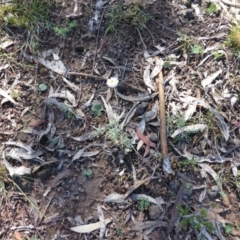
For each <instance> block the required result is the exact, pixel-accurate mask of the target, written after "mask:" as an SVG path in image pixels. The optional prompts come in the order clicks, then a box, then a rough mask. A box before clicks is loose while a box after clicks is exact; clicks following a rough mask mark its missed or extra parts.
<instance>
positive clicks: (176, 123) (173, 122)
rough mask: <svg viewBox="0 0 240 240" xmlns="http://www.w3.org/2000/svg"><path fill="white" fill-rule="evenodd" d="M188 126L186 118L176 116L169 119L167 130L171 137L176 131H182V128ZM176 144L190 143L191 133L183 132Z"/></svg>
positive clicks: (176, 139) (177, 138)
mask: <svg viewBox="0 0 240 240" xmlns="http://www.w3.org/2000/svg"><path fill="white" fill-rule="evenodd" d="M185 126H186V120H185V118H184V116H181V115H179V116H174V117H170V118H168V124H167V130H168V135H171V134H172V133H173V132H174V131H175V130H181V128H183V127H185ZM175 141H176V142H189V141H190V133H189V132H184V131H183V132H181V133H179V134H178V135H177V136H176V138H175Z"/></svg>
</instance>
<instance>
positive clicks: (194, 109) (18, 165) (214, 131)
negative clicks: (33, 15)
mask: <svg viewBox="0 0 240 240" xmlns="http://www.w3.org/2000/svg"><path fill="white" fill-rule="evenodd" d="M130 2H131V1H130ZM130 2H129V3H130ZM133 2H134V3H136V2H137V1H133ZM138 3H139V4H140V5H141V4H143V5H145V4H149V3H150V2H149V1H145V2H143V1H139V2H138ZM85 4H86V6H88V7H90V8H91V5H90V3H88V2H86V3H85ZM151 4H153V5H152V6H150V8H149V10H148V11H150V13H151V11H152V10H153V9H154V12H156V9H157V12H161V13H162V12H164V11H166V13H167V12H168V13H169V14H170V15H171V14H172V13H173V12H175V13H177V16H178V17H176V18H172V19H169V22H171V24H170V25H168V26H179V24H180V26H181V27H182V28H181V27H180V28H179V29H181V32H183V33H182V34H187V35H189V36H187V37H186V36H184V35H182V36H180V38H179V37H178V36H177V35H176V31H175V30H174V29H171V28H169V27H168V26H167V25H165V24H163V23H164V22H165V19H163V18H162V17H161V16H159V17H160V18H161V19H162V22H158V21H157V22H156V20H154V18H153V17H152V16H151V14H150V15H149V14H147V15H149V16H151V17H150V19H151V21H153V22H154V24H152V23H151V24H148V23H147V22H146V23H143V25H142V26H143V30H141V31H136V34H137V37H139V43H137V44H136V46H137V47H136V46H134V44H129V43H130V42H131V36H130V35H129V39H128V40H127V41H125V42H124V40H123V39H122V40H121V39H120V38H119V39H117V40H116V37H117V34H112V35H111V34H110V35H108V34H106V35H105V36H104V38H103V35H102V31H100V30H102V29H103V28H104V27H105V24H110V22H111V21H110V22H108V20H109V19H108V17H109V16H110V15H109V13H111V11H110V10H111V7H113V6H115V5H114V2H110V3H106V2H104V3H103V2H102V1H97V3H96V9H95V10H94V11H93V12H91V13H90V12H89V15H88V14H87V17H86V16H84V14H83V9H84V8H82V7H83V6H82V5H81V4H79V3H77V1H74V2H73V3H72V5H71V7H70V8H69V9H70V12H69V11H68V12H67V11H63V12H62V14H63V16H64V18H65V17H67V18H68V20H69V21H71V18H72V17H76V16H80V15H81V16H83V18H85V19H84V21H83V23H84V22H85V23H87V22H89V24H90V25H89V26H86V29H89V30H90V32H89V33H86V34H85V33H81V38H80V39H79V36H76V35H75V34H76V33H77V31H76V33H72V36H71V38H69V39H64V41H63V39H60V41H62V42H61V43H59V39H57V42H58V43H59V44H56V45H57V48H56V49H51V47H52V46H47V49H49V50H47V51H44V52H43V53H42V56H41V57H39V56H38V55H36V54H35V53H34V54H33V53H31V51H30V52H29V53H28V52H27V51H25V52H24V51H22V57H24V58H25V60H27V61H30V64H31V65H32V66H33V67H34V68H35V67H36V66H37V65H38V64H40V65H42V66H43V68H44V69H47V70H49V73H44V71H43V73H41V74H42V75H44V76H40V78H41V80H38V79H36V78H35V77H34V74H33V75H32V77H30V75H29V76H28V78H29V81H28V80H26V79H25V78H24V77H25V76H24V77H23V74H21V75H20V74H16V73H17V72H19V71H18V70H20V69H18V70H17V71H16V69H17V68H16V66H17V65H16V66H15V65H14V64H13V63H12V62H10V61H8V60H6V61H5V62H4V61H1V65H0V74H1V77H3V81H2V82H1V86H0V95H1V97H2V102H1V108H2V110H3V111H2V116H1V127H2V129H3V130H2V131H1V135H0V137H1V141H2V143H3V144H2V148H3V150H1V151H2V159H1V162H2V163H3V164H4V165H5V167H6V168H7V170H8V172H9V175H10V176H11V177H13V176H14V177H16V176H25V175H31V174H32V175H34V176H33V177H34V178H35V179H34V180H36V179H37V178H39V179H38V180H40V183H39V184H40V185H41V186H43V185H44V186H45V187H44V191H41V189H40V188H38V187H37V188H35V192H34V195H35V196H36V198H32V199H33V200H32V201H34V202H35V203H36V202H37V203H39V205H42V206H44V205H45V206H48V208H49V211H50V212H52V213H55V212H56V211H57V209H61V210H60V211H61V216H68V217H72V218H73V219H75V217H76V215H79V213H80V214H81V215H82V216H83V219H85V221H84V222H83V221H81V225H79V226H77V227H72V226H71V225H69V223H67V226H68V228H62V226H63V225H61V224H60V225H61V227H59V231H58V232H53V231H54V230H50V229H48V227H47V226H45V228H44V230H43V231H42V230H41V233H39V234H40V235H41V234H43V235H44V236H46V235H47V232H48V236H49V235H51V238H52V239H54V235H61V236H63V235H64V236H66V239H67V237H68V236H71V237H70V238H71V239H73V238H74V237H72V236H74V235H72V234H75V233H73V232H76V234H77V235H76V236H78V234H84V235H81V237H82V236H84V237H85V238H87V236H88V235H89V237H91V238H92V237H93V236H97V235H98V237H96V238H100V239H105V238H108V236H114V237H115V238H116V239H134V237H135V236H136V235H139V236H142V238H144V239H148V238H149V239H150V238H154V236H157V237H155V238H157V239H165V236H167V234H169V235H170V236H169V237H172V238H176V236H178V234H180V235H183V236H184V237H183V238H189V239H194V238H196V237H197V238H200V237H201V236H204V237H205V238H206V239H213V238H214V237H216V236H217V237H218V238H219V239H224V238H225V239H228V238H229V235H228V233H226V232H224V227H225V225H226V224H229V225H230V226H231V228H232V233H236V234H237V231H236V229H237V224H235V223H236V221H237V219H238V218H237V214H235V213H234V210H235V209H236V208H237V206H238V205H237V199H238V197H239V192H240V190H239V185H238V182H239V174H238V172H239V164H238V158H239V156H240V153H239V148H238V145H239V141H238V137H239V132H238V131H239V128H238V122H239V116H238V114H237V113H238V111H239V106H238V104H237V103H238V95H239V94H238V93H239V86H238V81H237V80H238V77H239V76H238V71H237V69H238V67H237V64H236V63H237V59H235V60H234V57H232V56H230V54H229V52H230V51H231V50H230V49H228V48H227V47H226V48H224V49H221V44H220V43H223V41H224V38H225V37H226V34H227V32H225V29H226V26H227V23H229V18H228V17H229V15H230V14H233V12H231V11H228V9H229V3H226V2H224V1H223V2H220V3H219V5H220V7H221V10H220V11H221V13H223V11H225V13H227V14H226V16H223V17H222V18H223V20H224V21H222V19H220V17H219V16H218V15H214V18H215V20H216V21H217V22H218V24H219V26H218V27H219V28H218V29H220V31H218V30H216V29H217V28H215V27H213V26H214V24H215V22H214V21H213V18H212V17H211V16H210V15H207V14H204V15H202V10H203V9H205V10H206V9H207V8H208V5H207V4H205V3H203V9H200V8H199V6H198V5H197V4H195V5H193V6H191V8H192V9H190V7H187V11H185V9H183V10H184V11H179V9H182V6H180V3H176V4H174V5H168V4H166V6H164V9H162V8H163V6H160V4H159V2H157V1H155V2H154V1H153V2H151ZM224 4H227V7H226V6H225V5H224ZM103 6H104V7H103ZM105 6H107V7H106V9H105V10H103V9H104V8H105ZM152 7H153V8H152ZM129 8H131V5H128V7H127V9H125V10H126V11H127V10H128V9H129ZM63 9H64V6H63ZM223 9H224V10H223ZM65 10H66V9H65ZM162 10H163V11H162ZM190 10H193V11H191V13H190ZM105 11H106V12H105ZM140 11H145V10H143V9H140ZM185 12H186V13H185ZM92 13H94V14H95V16H94V17H93V16H91V14H92ZM101 14H102V17H101ZM106 14H107V15H106ZM189 14H190V15H189ZM147 15H146V16H147ZM164 16H165V15H164ZM178 18H181V21H180V22H177V19H178ZM89 19H90V20H89ZM100 19H102V20H100ZM183 19H184V21H183ZM103 20H104V21H103ZM202 20H204V21H202ZM78 21H81V20H79V19H78ZM102 21H103V22H102ZM105 21H106V22H105ZM126 21H127V20H126ZM226 22H227V23H226ZM103 23H104V24H103ZM192 23H194V24H192ZM102 24H103V25H102ZM156 25H157V26H160V27H161V32H160V33H159V32H158V30H156V28H155V27H156ZM125 27H126V26H124V24H122V26H121V28H123V29H124V28H125ZM144 29H145V30H146V32H145V31H144ZM184 29H185V30H186V29H190V31H189V32H187V33H186V32H185V31H184ZM199 29H202V31H199ZM213 29H214V31H212V30H213ZM115 30H117V28H115ZM128 30H129V32H133V31H134V30H136V29H135V27H134V25H133V26H131V24H129V26H128ZM210 33H213V34H210ZM92 34H96V38H93V39H95V40H96V42H95V40H93V39H91V35H92ZM190 35H191V36H190ZM159 36H161V37H160V38H159ZM51 37H52V38H53V39H52V40H53V41H56V36H53V35H51ZM86 39H88V45H86V44H85V43H84V41H85V40H86ZM149 39H151V40H149ZM180 39H183V40H184V39H185V40H184V41H185V42H184V41H183V42H180ZM70 41H73V42H70ZM121 41H123V42H121ZM136 41H137V40H136V39H135V40H134V42H136ZM151 41H153V43H150V42H151ZM1 42H2V45H1V46H2V47H3V50H4V51H6V52H8V51H11V50H12V48H14V47H16V44H15V43H16V41H15V40H14V42H13V41H10V40H2V41H1ZM100 42H101V44H99V43H100ZM109 42H115V43H116V46H115V45H114V46H112V45H111V44H108V43H109ZM13 43H14V44H13ZM106 43H107V44H106ZM65 44H66V45H65ZM74 44H75V45H76V47H73V49H75V50H73V52H74V56H73V55H72V54H73V53H72V52H71V49H70V48H69V47H68V46H73V45H74ZM79 44H80V45H79ZM189 44H190V45H189ZM191 44H192V45H191ZM142 45H143V46H142ZM197 45H201V46H202V47H203V46H204V48H205V49H203V51H202V52H203V53H200V54H198V55H194V54H193V53H191V52H190V51H189V49H192V48H193V47H194V46H195V47H196V46H197ZM140 46H141V47H140ZM151 46H155V47H154V48H155V49H151ZM115 47H117V48H115ZM45 48H46V47H45ZM156 48H157V50H156ZM81 49H83V50H81ZM119 49H122V50H121V53H120V52H119V53H118V51H119ZM128 49H130V51H129V50H128ZM78 51H80V52H78ZM81 51H82V52H81ZM113 53H114V54H113ZM116 56H121V57H116ZM72 59H74V61H73V60H72ZM126 59H127V60H126ZM111 65H113V66H111ZM226 65H227V67H226ZM66 66H67V67H66ZM68 67H69V68H68ZM13 69H14V71H13ZM36 72H37V71H36ZM10 73H11V74H10ZM93 73H94V74H96V75H93ZM14 75H15V77H14ZM161 75H162V87H163V92H161V91H160V88H159V82H158V79H159V78H161ZM110 76H118V78H119V86H117V87H116V89H108V90H107V91H105V90H104V91H101V94H99V93H98V90H100V89H101V88H104V87H106V81H105V80H106V79H107V78H109V77H110ZM159 76H160V77H159ZM230 76H231V77H232V76H234V78H236V81H232V80H231V79H230ZM38 78H39V76H38ZM33 79H34V80H33ZM45 79H50V81H49V80H46V81H45ZM27 81H28V82H27ZM125 83H126V85H125ZM40 84H43V85H42V86H44V91H39V88H38V86H39V85H40ZM33 85H34V86H33ZM126 86H127V87H126ZM131 86H132V87H131ZM19 89H20V90H21V92H22V93H21V95H18V94H16V92H15V91H14V90H19ZM26 89H27V90H26ZM139 89H141V90H139ZM115 90H116V91H115ZM106 93H107V95H105V94H106ZM115 93H116V94H115ZM96 100H97V101H102V103H103V105H104V111H103V114H102V115H101V116H93V115H92V113H91V111H90V108H91V105H92V104H93V103H94V101H96ZM143 103H144V104H145V106H146V107H144V108H141V107H142V104H143ZM144 104H143V105H144ZM19 106H20V107H22V106H23V107H24V109H28V110H26V112H25V111H24V114H21V111H22V110H21V108H19ZM163 106H165V107H166V112H165V113H164V115H165V116H166V117H167V119H166V123H165V122H164V121H162V118H161V109H162V107H163ZM159 111H160V112H159ZM19 116H21V119H20V118H19ZM24 123H26V125H24ZM113 126H114V128H113ZM109 128H111V134H112V135H111V137H110V136H109V132H107V131H108V130H109ZM162 128H164V129H162ZM10 130H11V131H10ZM103 130H104V131H103ZM162 130H164V131H165V133H164V131H162ZM101 131H102V132H101ZM114 131H116V132H114ZM107 133H108V134H107ZM160 133H161V134H160ZM162 133H164V134H162ZM113 134H115V135H113ZM154 134H156V135H157V136H160V139H159V138H152V136H153V135H154ZM165 135H166V136H165ZM113 136H114V137H115V140H113V139H114V137H113ZM163 136H164V138H165V139H163ZM123 137H124V138H125V139H124V141H125V142H124V143H126V142H127V144H129V142H130V143H131V144H130V145H128V146H130V147H129V148H127V147H126V145H124V144H120V143H119V142H120V139H121V140H122V139H123ZM160 140H161V141H160ZM165 145H167V146H165ZM166 147H168V148H166ZM4 148H5V149H4ZM86 150H88V151H86ZM95 162H96V163H95ZM133 165H134V166H135V167H131V166H133ZM99 166H101V167H99ZM86 169H90V170H91V171H90V172H91V174H92V178H89V179H86V178H84V176H83V175H84V170H86ZM131 169H132V170H131ZM48 171H50V172H51V173H50V179H51V180H50V181H48V180H47V179H45V178H47V174H46V173H44V172H48ZM119 172H120V173H121V174H118V173H119ZM183 173H184V174H183ZM38 174H39V175H38ZM41 174H43V176H44V177H42V178H41V177H38V176H41ZM44 174H45V175H44ZM183 175H186V179H188V180H189V181H187V180H186V179H185V178H182V177H181V176H183ZM0 179H1V176H0ZM83 179H84V180H83ZM138 179H141V180H138ZM183 179H184V180H183ZM211 179H213V180H214V181H212V180H211ZM95 180H96V181H95ZM173 180H175V182H172V181H173ZM190 183H191V184H192V185H193V186H191V187H189V188H187V187H186V186H188V185H189V184H190ZM213 185H217V186H218V187H219V188H220V190H221V192H220V193H217V195H216V197H214V198H213V199H211V197H210V195H209V191H208V190H209V189H211V187H213ZM46 186H47V187H46ZM65 193H66V194H65ZM225 195H229V196H228V197H227V200H226V197H224V196H225ZM38 196H44V197H45V198H47V197H53V196H54V198H51V199H53V200H52V201H48V202H47V201H46V200H47V199H45V198H38ZM76 196H77V197H78V200H77V201H76V199H74V198H76ZM37 198H38V199H37ZM230 199H231V201H230ZM53 202H54V204H53ZM99 202H101V205H100V204H99ZM148 202H149V204H150V205H156V206H158V207H159V208H161V210H162V209H163V206H164V211H163V213H162V215H161V216H159V217H158V218H157V219H156V220H155V221H151V219H150V217H149V216H150V209H148V208H146V209H144V210H140V209H139V208H138V206H139V204H140V203H141V204H146V205H147V203H148ZM213 202H214V204H216V205H218V207H219V205H220V204H221V203H222V204H223V205H224V204H225V206H227V207H228V208H229V209H231V210H233V213H232V214H227V213H226V214H225V215H220V214H221V213H217V211H215V209H212V208H211V206H212V205H213ZM88 203H89V205H87V204H88ZM199 203H200V205H199ZM92 205H94V207H89V206H92ZM70 206H73V207H72V208H73V209H74V210H71V209H70ZM193 206H194V207H195V206H199V208H198V209H197V208H196V209H195V211H196V212H197V214H200V213H201V211H203V210H202V209H200V207H202V208H203V209H204V210H206V211H207V215H206V221H209V222H215V225H214V226H215V227H214V228H215V231H211V230H210V229H208V228H207V227H208V225H207V224H205V223H203V222H200V224H201V229H199V228H197V227H196V226H194V225H193V224H192V223H191V222H190V221H189V222H187V224H186V225H185V226H182V225H183V224H184V221H185V220H186V219H187V216H193V215H191V214H190V213H189V212H188V213H185V215H186V216H182V211H183V210H186V211H187V210H188V211H189V210H192V209H193ZM40 207H41V206H40ZM45 209H46V208H45ZM77 211H78V212H77ZM103 211H105V212H104V214H103ZM127 211H128V212H127ZM2 212H4V210H3V211H2ZM96 212H97V213H96ZM183 212H184V211H183ZM235 212H236V211H235ZM125 214H127V217H125V216H124V215H125ZM22 215H23V213H22ZM35 215H36V212H35V213H34V216H35ZM90 215H96V216H98V218H99V222H97V218H93V217H91V216H90ZM105 215H106V216H105ZM35 217H36V216H35ZM63 221H65V219H64V217H63ZM42 222H44V221H42ZM55 223H56V222H55ZM4 224H5V226H6V223H5V222H4V221H3V225H4ZM27 224H28V223H26V226H25V228H28V226H30V225H27ZM51 224H54V222H53V221H52V222H51ZM204 224H205V225H204ZM19 225H20V224H19ZM22 225H23V224H22ZM76 225H78V224H76V222H75V226H76ZM55 226H56V224H55ZM64 226H66V222H64ZM19 227H22V226H21V225H20V226H19ZM23 228H24V227H23ZM158 228H161V230H160V231H159V230H158ZM5 229H8V228H5ZM52 229H53V228H52ZM69 229H70V230H71V231H69ZM143 230H145V231H143ZM186 230H187V231H186ZM59 232H62V233H63V234H60V233H59ZM160 232H162V233H163V234H161V233H160ZM66 233H67V234H66ZM4 234H5V235H4V236H8V235H9V233H6V231H5V233H4ZM45 234H46V235H45ZM147 235H149V237H148V236H147ZM9 236H10V238H11V233H10V235H9ZM12 236H13V235H12ZM17 236H18V238H19V234H18V235H17ZM23 236H24V237H26V235H23ZM20 237H21V235H20ZM75 238H76V237H75ZM40 239H43V238H42V237H40Z"/></svg>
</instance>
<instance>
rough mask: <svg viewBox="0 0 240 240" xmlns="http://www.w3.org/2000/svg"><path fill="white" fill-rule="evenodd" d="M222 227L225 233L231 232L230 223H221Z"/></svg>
mask: <svg viewBox="0 0 240 240" xmlns="http://www.w3.org/2000/svg"><path fill="white" fill-rule="evenodd" d="M223 229H224V232H225V233H226V234H231V233H232V231H233V228H232V226H231V225H228V224H226V225H223Z"/></svg>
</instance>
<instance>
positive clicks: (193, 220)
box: [177, 206, 214, 232]
mask: <svg viewBox="0 0 240 240" xmlns="http://www.w3.org/2000/svg"><path fill="white" fill-rule="evenodd" d="M177 209H178V212H179V216H180V224H179V225H180V228H184V227H190V228H193V229H197V230H198V231H201V229H202V228H206V229H207V230H208V231H210V232H213V231H214V226H213V224H212V223H211V222H209V221H207V210H206V209H204V208H202V209H200V212H199V213H198V214H191V212H190V210H189V209H188V208H185V207H182V206H178V207H177Z"/></svg>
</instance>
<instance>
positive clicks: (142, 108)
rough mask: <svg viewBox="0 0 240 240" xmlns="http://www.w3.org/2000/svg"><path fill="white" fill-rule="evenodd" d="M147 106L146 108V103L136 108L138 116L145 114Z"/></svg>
mask: <svg viewBox="0 0 240 240" xmlns="http://www.w3.org/2000/svg"><path fill="white" fill-rule="evenodd" d="M147 106H148V103H147V102H142V103H140V104H139V105H138V108H137V113H138V115H143V114H144V113H145V112H146V111H145V109H146V107H147Z"/></svg>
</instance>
